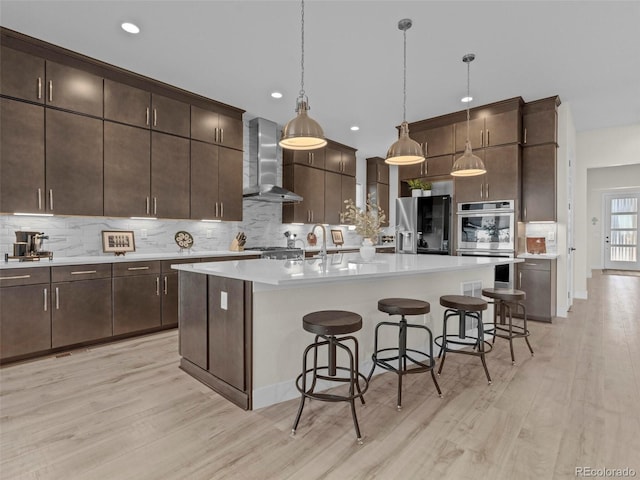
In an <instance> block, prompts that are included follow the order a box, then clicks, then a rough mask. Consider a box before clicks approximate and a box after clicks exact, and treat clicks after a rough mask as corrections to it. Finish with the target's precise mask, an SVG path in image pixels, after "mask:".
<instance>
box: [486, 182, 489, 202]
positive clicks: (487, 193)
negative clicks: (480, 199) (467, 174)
mask: <svg viewBox="0 0 640 480" xmlns="http://www.w3.org/2000/svg"><path fill="white" fill-rule="evenodd" d="M486 195H487V197H486V198H489V184H488V183H487V192H486Z"/></svg>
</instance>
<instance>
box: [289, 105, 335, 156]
mask: <svg viewBox="0 0 640 480" xmlns="http://www.w3.org/2000/svg"><path fill="white" fill-rule="evenodd" d="M296 111H297V112H298V115H297V116H296V118H294V119H292V120H289V122H288V123H287V124H286V125H285V126H284V129H283V130H282V138H281V139H280V146H281V147H282V148H287V149H289V150H314V149H316V148H322V147H324V146H325V145H326V144H327V141H326V140H325V138H324V132H323V131H322V127H321V126H320V125H319V124H318V122H316V121H315V120H314V119H313V118H311V117H310V116H309V114H308V113H307V112H308V111H309V106H308V104H307V102H306V101H304V100H299V101H298V108H296Z"/></svg>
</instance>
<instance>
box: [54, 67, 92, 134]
mask: <svg viewBox="0 0 640 480" xmlns="http://www.w3.org/2000/svg"><path fill="white" fill-rule="evenodd" d="M45 92H46V95H45V97H46V102H47V105H51V106H52V107H60V108H64V109H65V110H71V111H73V112H79V113H86V114H88V115H93V116H95V117H101V118H102V114H103V113H102V112H103V100H102V99H103V92H102V77H98V76H96V75H93V74H91V73H88V72H85V71H83V70H78V69H77V68H72V67H68V66H66V65H61V64H59V63H56V62H51V61H48V60H47V85H46V89H45ZM69 138H73V137H69Z"/></svg>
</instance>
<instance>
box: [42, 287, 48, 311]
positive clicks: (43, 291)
mask: <svg viewBox="0 0 640 480" xmlns="http://www.w3.org/2000/svg"><path fill="white" fill-rule="evenodd" d="M42 293H43V297H44V305H43V310H44V311H45V312H46V311H47V310H48V308H49V307H48V306H47V303H49V302H47V289H46V288H44V289H42Z"/></svg>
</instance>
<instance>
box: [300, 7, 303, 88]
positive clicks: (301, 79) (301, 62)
mask: <svg viewBox="0 0 640 480" xmlns="http://www.w3.org/2000/svg"><path fill="white" fill-rule="evenodd" d="M301 4H302V6H301V14H300V25H301V29H300V30H301V35H302V41H301V42H300V44H301V45H302V54H301V55H300V72H301V75H300V98H302V99H304V0H302V2H301Z"/></svg>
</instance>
